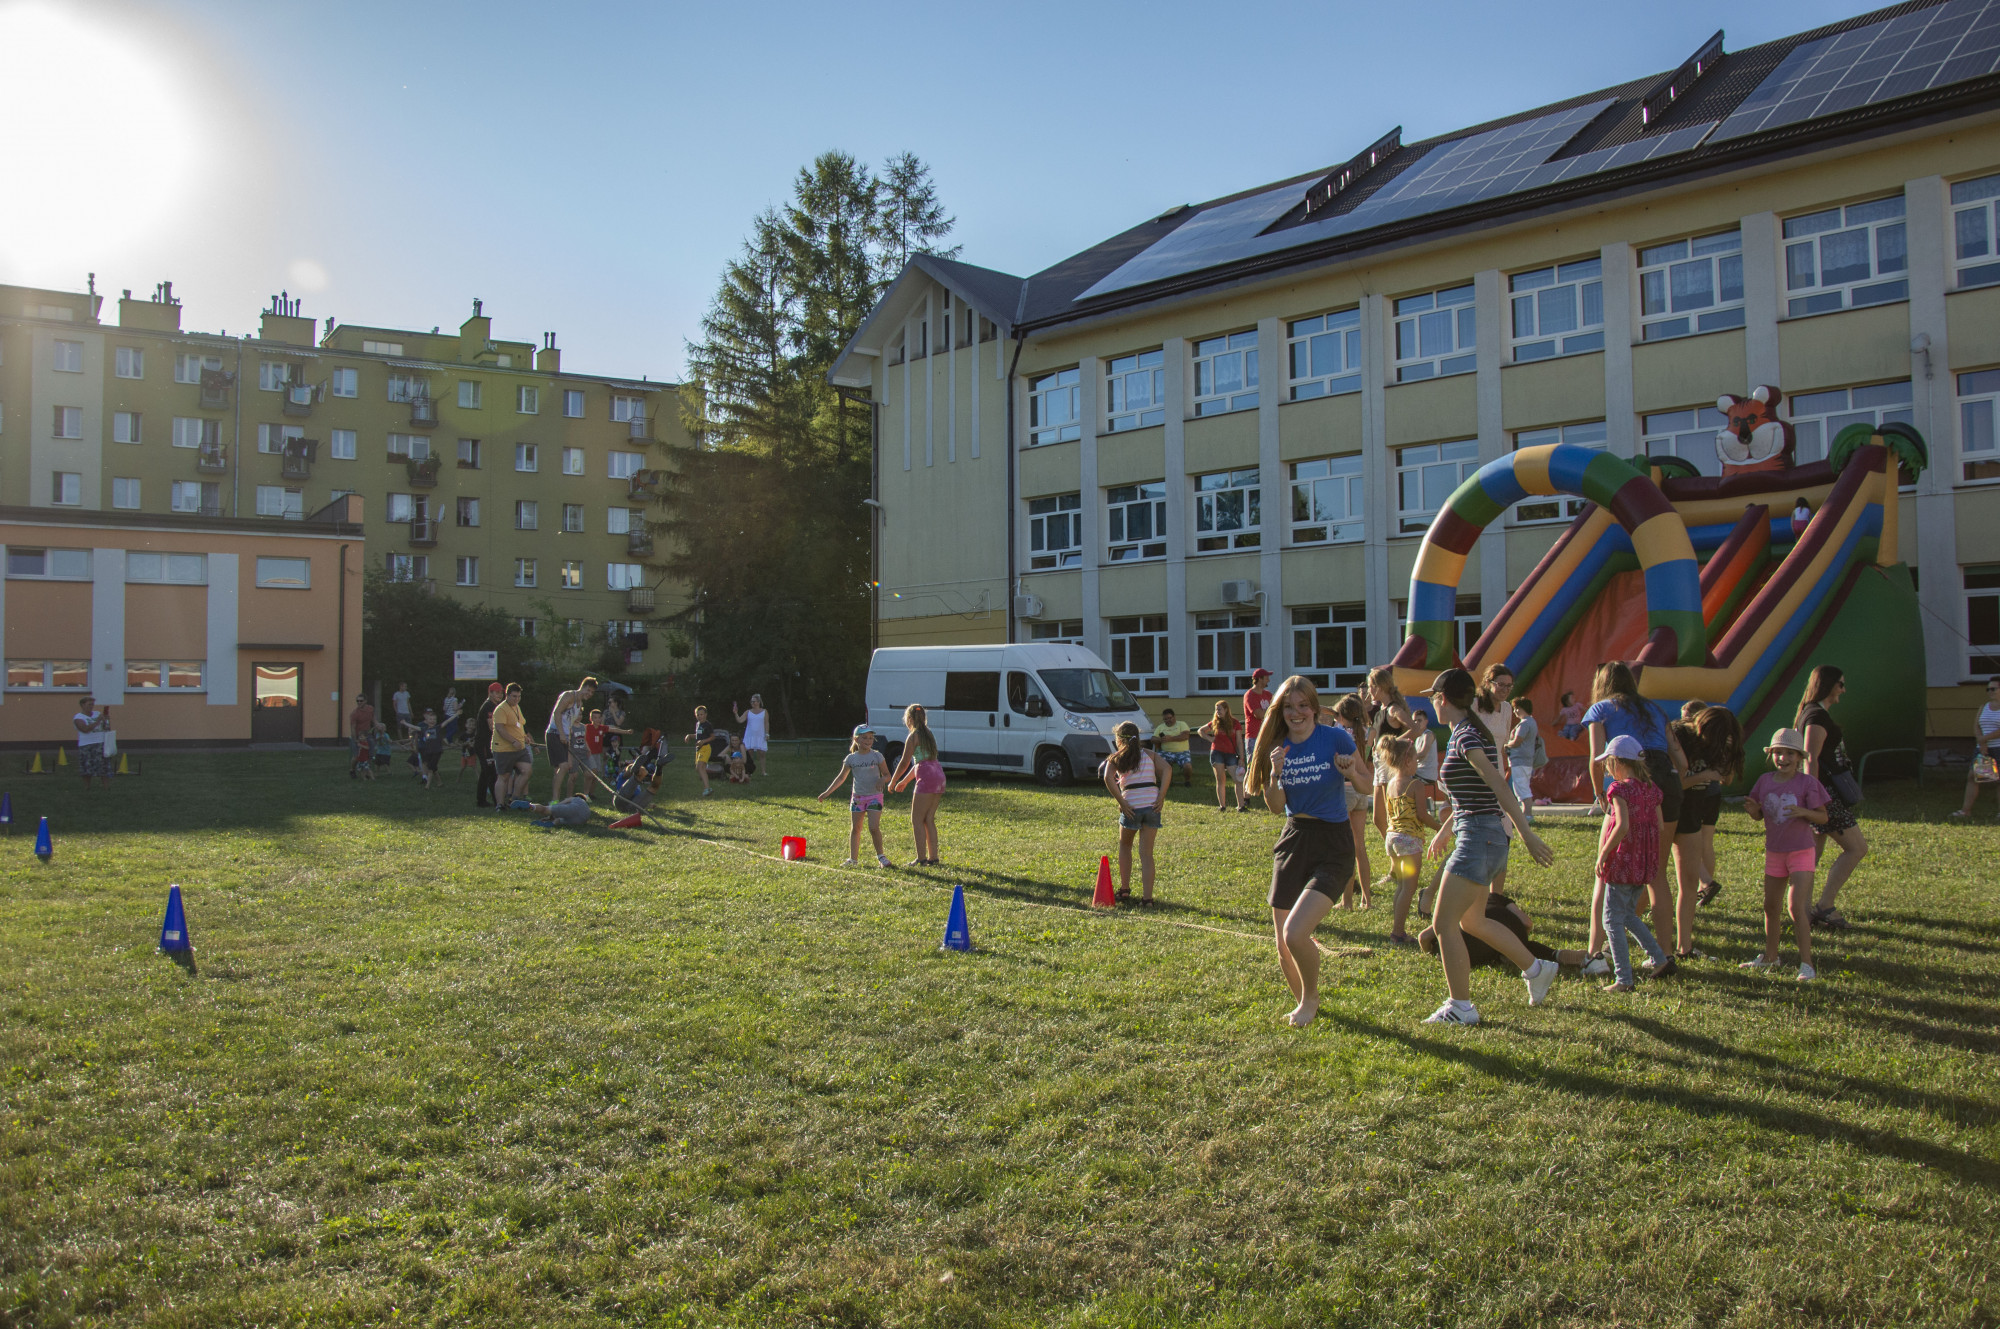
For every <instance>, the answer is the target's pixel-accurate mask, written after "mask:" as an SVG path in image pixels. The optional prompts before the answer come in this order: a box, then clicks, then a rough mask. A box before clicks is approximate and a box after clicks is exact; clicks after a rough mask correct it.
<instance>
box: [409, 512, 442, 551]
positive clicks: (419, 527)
mask: <svg viewBox="0 0 2000 1329" xmlns="http://www.w3.org/2000/svg"><path fill="white" fill-rule="evenodd" d="M437 542H438V524H437V519H436V518H435V517H418V518H416V519H415V520H413V521H412V522H411V523H410V547H411V548H413V549H435V548H437Z"/></svg>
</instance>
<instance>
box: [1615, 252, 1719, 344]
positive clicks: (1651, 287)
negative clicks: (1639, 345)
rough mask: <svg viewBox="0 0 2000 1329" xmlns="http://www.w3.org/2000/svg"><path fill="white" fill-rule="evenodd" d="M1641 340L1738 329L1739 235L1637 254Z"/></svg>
mask: <svg viewBox="0 0 2000 1329" xmlns="http://www.w3.org/2000/svg"><path fill="white" fill-rule="evenodd" d="M1639 317H1640V318H1641V319H1642V320H1644V328H1643V334H1642V335H1643V336H1644V338H1645V340H1647V341H1664V340H1665V339H1667V338H1669V337H1686V336H1689V335H1691V334H1693V333H1697V332H1719V331H1721V330H1722V329H1723V328H1740V327H1742V326H1743V232H1741V231H1717V232H1716V233H1715V234H1713V235H1698V236H1695V237H1694V238H1693V239H1691V240H1676V241H1674V242H1673V243H1672V244H1668V245H1653V246H1652V247H1650V248H1647V249H1641V250H1640V251H1639Z"/></svg>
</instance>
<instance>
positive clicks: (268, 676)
mask: <svg viewBox="0 0 2000 1329" xmlns="http://www.w3.org/2000/svg"><path fill="white" fill-rule="evenodd" d="M251 668H252V670H253V671H254V672H255V674H256V678H257V683H256V690H255V692H254V693H253V694H252V696H251V701H250V741H251V742H252V743H303V742H305V738H306V713H305V709H304V708H303V707H302V706H300V705H299V695H300V694H299V684H300V681H301V680H302V678H303V677H304V675H305V666H304V665H299V664H260V665H253V666H251Z"/></svg>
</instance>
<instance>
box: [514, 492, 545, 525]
mask: <svg viewBox="0 0 2000 1329" xmlns="http://www.w3.org/2000/svg"><path fill="white" fill-rule="evenodd" d="M540 514H541V505H540V504H539V503H537V502H535V500H534V499H532V498H524V499H521V500H520V501H519V502H517V503H515V504H514V529H515V530H517V531H533V530H538V529H540V526H541V515H540Z"/></svg>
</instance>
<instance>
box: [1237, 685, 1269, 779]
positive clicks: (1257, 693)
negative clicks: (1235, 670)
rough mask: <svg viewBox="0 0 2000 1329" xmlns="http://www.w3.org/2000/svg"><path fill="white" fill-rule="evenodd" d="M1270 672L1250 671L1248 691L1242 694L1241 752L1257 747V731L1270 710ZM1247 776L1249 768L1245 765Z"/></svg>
mask: <svg viewBox="0 0 2000 1329" xmlns="http://www.w3.org/2000/svg"><path fill="white" fill-rule="evenodd" d="M1270 683H1271V671H1270V670H1268V669H1253V670H1251V671H1250V690H1249V691H1248V692H1246V693H1244V694H1243V751H1244V752H1246V753H1247V752H1249V751H1250V750H1251V749H1252V748H1254V747H1256V746H1257V730H1258V729H1259V728H1260V727H1261V726H1262V725H1263V723H1264V712H1265V711H1268V710H1270V709H1271V688H1270ZM1244 772H1245V774H1246V775H1247V774H1248V772H1249V766H1248V764H1247V763H1246V764H1245V766H1244Z"/></svg>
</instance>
